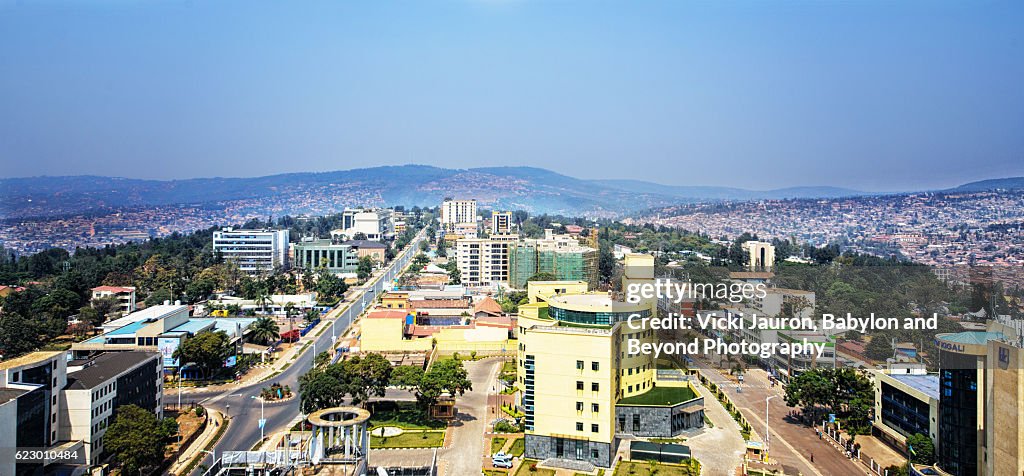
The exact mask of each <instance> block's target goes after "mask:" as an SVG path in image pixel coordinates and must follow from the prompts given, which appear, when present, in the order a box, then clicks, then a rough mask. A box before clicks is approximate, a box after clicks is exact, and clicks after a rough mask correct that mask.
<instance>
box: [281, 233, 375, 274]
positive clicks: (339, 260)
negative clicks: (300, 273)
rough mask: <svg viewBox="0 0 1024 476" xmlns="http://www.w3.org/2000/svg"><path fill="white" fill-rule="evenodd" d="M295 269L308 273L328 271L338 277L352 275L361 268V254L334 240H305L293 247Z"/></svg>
mask: <svg viewBox="0 0 1024 476" xmlns="http://www.w3.org/2000/svg"><path fill="white" fill-rule="evenodd" d="M292 252H293V256H294V259H293V260H292V262H293V263H294V265H295V267H296V268H298V269H302V270H305V271H308V272H318V271H320V270H321V269H326V270H327V271H328V272H330V273H332V274H336V275H343V274H351V273H355V272H356V268H357V267H358V266H359V254H358V252H357V251H356V250H355V249H353V248H352V246H351V245H347V244H344V243H339V242H337V241H334V240H315V239H312V238H303V239H302V241H300V242H298V243H296V244H295V245H294V246H292Z"/></svg>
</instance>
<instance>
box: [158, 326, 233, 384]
mask: <svg viewBox="0 0 1024 476" xmlns="http://www.w3.org/2000/svg"><path fill="white" fill-rule="evenodd" d="M231 352H232V348H231V345H230V340H229V339H228V335H227V334H226V333H225V332H224V331H217V332H200V333H199V334H196V335H194V336H192V337H190V338H188V339H186V340H185V341H184V342H182V343H181V345H179V346H178V348H177V349H176V350H175V351H174V354H172V357H174V358H175V359H178V361H179V362H181V364H182V365H184V364H186V363H189V362H195V364H196V365H197V366H198V367H199V368H200V369H201V370H202V371H203V375H204V376H205V377H209V376H210V375H211V372H212V371H216V370H217V369H220V368H221V367H222V366H223V365H224V361H225V360H227V358H228V357H230V356H231Z"/></svg>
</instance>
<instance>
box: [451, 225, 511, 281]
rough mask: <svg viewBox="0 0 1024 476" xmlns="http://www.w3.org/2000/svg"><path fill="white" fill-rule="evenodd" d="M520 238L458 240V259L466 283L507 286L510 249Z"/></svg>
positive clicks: (456, 252) (504, 236)
mask: <svg viewBox="0 0 1024 476" xmlns="http://www.w3.org/2000/svg"><path fill="white" fill-rule="evenodd" d="M517 239H518V237H517V236H515V235H494V236H491V237H489V238H463V239H460V240H458V241H456V242H455V243H456V245H455V260H456V265H457V266H458V268H459V273H461V275H462V284H465V285H467V286H489V285H491V284H496V283H507V282H508V277H509V275H508V270H509V256H508V255H509V249H510V248H511V247H512V246H513V245H514V244H515V242H516V240H517Z"/></svg>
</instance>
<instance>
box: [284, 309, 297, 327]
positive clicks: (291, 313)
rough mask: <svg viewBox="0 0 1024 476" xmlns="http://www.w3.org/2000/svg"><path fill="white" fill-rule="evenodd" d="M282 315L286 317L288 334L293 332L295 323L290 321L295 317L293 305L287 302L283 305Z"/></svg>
mask: <svg viewBox="0 0 1024 476" xmlns="http://www.w3.org/2000/svg"><path fill="white" fill-rule="evenodd" d="M284 315H285V316H288V332H289V333H290V332H291V331H293V330H295V321H294V320H293V319H292V318H293V317H294V316H295V303H293V302H291V301H288V302H287V303H285V305H284Z"/></svg>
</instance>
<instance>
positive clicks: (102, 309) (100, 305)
mask: <svg viewBox="0 0 1024 476" xmlns="http://www.w3.org/2000/svg"><path fill="white" fill-rule="evenodd" d="M90 305H91V306H92V308H93V309H95V310H96V312H97V313H98V316H97V318H98V320H99V322H97V323H96V325H97V326H99V325H100V324H103V323H104V322H106V321H107V319H109V318H110V317H111V315H113V314H114V313H115V312H117V309H118V307H119V306H120V303H119V302H118V301H117V298H116V297H114V296H107V297H103V298H97V299H93V300H92V302H91V303H90Z"/></svg>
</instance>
